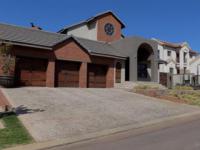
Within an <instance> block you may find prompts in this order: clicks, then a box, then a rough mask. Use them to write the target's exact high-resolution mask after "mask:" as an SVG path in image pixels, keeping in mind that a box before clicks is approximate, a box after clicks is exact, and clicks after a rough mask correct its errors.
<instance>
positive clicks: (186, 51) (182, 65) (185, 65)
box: [179, 46, 190, 72]
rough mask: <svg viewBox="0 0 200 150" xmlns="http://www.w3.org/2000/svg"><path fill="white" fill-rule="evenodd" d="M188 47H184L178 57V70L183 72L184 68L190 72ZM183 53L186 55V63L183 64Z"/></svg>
mask: <svg viewBox="0 0 200 150" xmlns="http://www.w3.org/2000/svg"><path fill="white" fill-rule="evenodd" d="M189 51H190V50H189V49H188V47H186V46H184V47H182V48H181V49H180V53H179V57H180V70H183V69H184V67H186V69H187V70H188V71H189V72H190V54H189ZM184 53H186V60H187V62H186V63H184Z"/></svg>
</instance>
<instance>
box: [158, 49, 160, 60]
mask: <svg viewBox="0 0 200 150" xmlns="http://www.w3.org/2000/svg"><path fill="white" fill-rule="evenodd" d="M158 58H160V51H159V50H158Z"/></svg>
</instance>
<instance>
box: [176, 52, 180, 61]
mask: <svg viewBox="0 0 200 150" xmlns="http://www.w3.org/2000/svg"><path fill="white" fill-rule="evenodd" d="M176 61H177V62H178V63H179V62H180V57H179V53H176Z"/></svg>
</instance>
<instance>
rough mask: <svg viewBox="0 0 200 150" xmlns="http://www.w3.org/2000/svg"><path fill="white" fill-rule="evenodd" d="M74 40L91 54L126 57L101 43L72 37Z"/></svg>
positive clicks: (105, 43)
mask: <svg viewBox="0 0 200 150" xmlns="http://www.w3.org/2000/svg"><path fill="white" fill-rule="evenodd" d="M74 38H75V40H76V41H77V42H78V43H79V44H80V45H81V46H83V47H84V48H85V49H87V50H88V51H89V53H91V54H101V55H110V56H117V57H124V58H125V57H127V56H126V55H124V54H123V53H121V51H120V50H118V49H117V48H114V47H113V46H112V45H111V44H109V43H107V42H101V41H93V40H89V39H84V38H79V37H74Z"/></svg>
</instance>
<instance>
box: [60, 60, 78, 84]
mask: <svg viewBox="0 0 200 150" xmlns="http://www.w3.org/2000/svg"><path fill="white" fill-rule="evenodd" d="M79 70H80V63H78V62H70V61H57V63H56V72H57V73H56V74H57V75H56V82H57V86H58V87H79Z"/></svg>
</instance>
